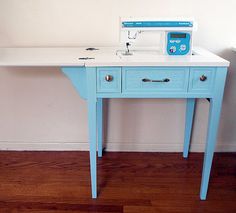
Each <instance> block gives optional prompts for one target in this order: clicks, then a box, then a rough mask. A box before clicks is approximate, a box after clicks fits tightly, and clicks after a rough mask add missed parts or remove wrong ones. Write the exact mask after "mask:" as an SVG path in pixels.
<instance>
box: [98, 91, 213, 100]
mask: <svg viewBox="0 0 236 213" xmlns="http://www.w3.org/2000/svg"><path fill="white" fill-rule="evenodd" d="M97 97H98V98H184V99H185V98H212V93H205V94H204V93H187V92H186V93H182V92H176V93H170V92H163V93H158V92H157V93H154V92H152V93H149V92H148V93H141V92H131V93H127V92H125V93H123V92H122V93H109V94H108V93H97Z"/></svg>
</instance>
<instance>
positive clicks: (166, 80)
mask: <svg viewBox="0 0 236 213" xmlns="http://www.w3.org/2000/svg"><path fill="white" fill-rule="evenodd" d="M169 81H170V79H169V78H164V79H162V80H151V79H148V78H143V79H142V82H169Z"/></svg>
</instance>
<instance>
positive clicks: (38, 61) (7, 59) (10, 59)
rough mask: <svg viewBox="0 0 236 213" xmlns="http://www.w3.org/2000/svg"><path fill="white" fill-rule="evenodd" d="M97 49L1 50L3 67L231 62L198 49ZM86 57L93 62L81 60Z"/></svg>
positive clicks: (203, 64)
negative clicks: (171, 52) (181, 52)
mask: <svg viewBox="0 0 236 213" xmlns="http://www.w3.org/2000/svg"><path fill="white" fill-rule="evenodd" d="M97 48H98V49H99V50H95V51H87V50H86V47H76V48H69V47H66V48H61V47H51V48H43V47H42V48H33V47H32V48H0V66H88V67H89V66H90V67H91V66H229V62H228V61H226V60H224V59H223V58H220V57H219V56H217V55H215V54H213V53H211V52H209V51H207V50H204V49H202V48H194V51H193V52H194V55H191V56H167V55H161V54H157V53H150V52H138V51H137V52H135V53H134V55H132V56H123V55H122V54H119V53H118V54H117V50H118V49H119V48H117V47H97ZM86 57H88V58H91V59H88V60H83V59H79V58H86Z"/></svg>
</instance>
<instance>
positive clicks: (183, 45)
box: [166, 32, 191, 55]
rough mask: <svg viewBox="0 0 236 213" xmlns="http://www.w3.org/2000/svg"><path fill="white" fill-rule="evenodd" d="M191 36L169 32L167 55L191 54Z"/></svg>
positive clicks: (186, 33)
mask: <svg viewBox="0 0 236 213" xmlns="http://www.w3.org/2000/svg"><path fill="white" fill-rule="evenodd" d="M190 40H191V35H190V33H188V32H169V33H168V34H167V45H166V48H167V50H166V51H167V53H168V54H169V55H187V54H188V53H189V52H190V44H191V42H190Z"/></svg>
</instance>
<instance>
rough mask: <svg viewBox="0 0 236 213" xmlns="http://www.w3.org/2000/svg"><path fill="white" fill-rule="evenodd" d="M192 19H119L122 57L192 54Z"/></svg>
mask: <svg viewBox="0 0 236 213" xmlns="http://www.w3.org/2000/svg"><path fill="white" fill-rule="evenodd" d="M195 28H196V27H194V22H193V20H192V19H158V18H132V17H130V18H120V43H121V45H122V46H125V51H123V52H122V55H126V56H128V55H133V54H134V53H135V52H136V51H152V52H156V53H159V54H164V55H172V56H180V55H191V54H192V43H193V33H192V31H193V29H195Z"/></svg>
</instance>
